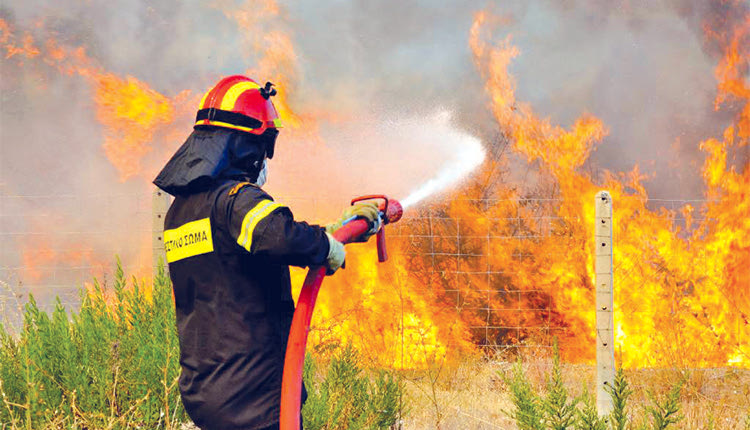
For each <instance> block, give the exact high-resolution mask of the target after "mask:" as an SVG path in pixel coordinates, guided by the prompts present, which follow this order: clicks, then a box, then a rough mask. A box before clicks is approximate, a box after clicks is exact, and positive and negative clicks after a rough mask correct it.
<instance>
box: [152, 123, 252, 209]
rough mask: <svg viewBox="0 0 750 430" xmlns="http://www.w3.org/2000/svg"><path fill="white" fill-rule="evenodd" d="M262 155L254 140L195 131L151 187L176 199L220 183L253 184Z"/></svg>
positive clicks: (211, 130)
mask: <svg viewBox="0 0 750 430" xmlns="http://www.w3.org/2000/svg"><path fill="white" fill-rule="evenodd" d="M265 155H266V150H265V148H264V146H263V145H262V144H261V143H260V141H259V140H258V136H255V135H251V134H249V133H244V132H242V131H237V130H230V129H225V128H219V127H198V128H196V129H195V130H193V132H192V133H191V134H190V136H189V137H188V138H187V140H186V141H185V143H183V144H182V146H181V147H180V149H178V150H177V152H176V153H175V154H174V155H173V156H172V158H171V159H170V160H169V161H168V162H167V164H166V166H164V168H163V169H162V171H161V172H160V173H159V175H158V176H157V177H156V179H154V184H155V185H156V186H157V187H159V188H161V189H162V190H164V191H166V192H167V193H169V194H171V195H173V196H178V195H188V194H193V193H198V192H201V191H205V190H207V189H209V188H210V187H211V186H212V185H214V184H215V183H217V182H220V181H221V180H224V179H242V180H247V181H250V182H254V181H255V180H256V178H257V177H258V173H259V172H260V169H261V168H262V167H263V160H264V158H265Z"/></svg>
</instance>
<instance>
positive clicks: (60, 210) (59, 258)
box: [0, 193, 750, 351]
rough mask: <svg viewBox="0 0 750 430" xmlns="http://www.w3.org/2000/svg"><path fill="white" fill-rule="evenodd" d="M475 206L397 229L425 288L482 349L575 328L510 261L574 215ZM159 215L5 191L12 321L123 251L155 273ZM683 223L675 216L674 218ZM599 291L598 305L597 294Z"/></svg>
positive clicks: (139, 203)
mask: <svg viewBox="0 0 750 430" xmlns="http://www.w3.org/2000/svg"><path fill="white" fill-rule="evenodd" d="M303 200H304V201H303ZM282 202H284V201H283V200H282ZM286 203H288V204H289V205H291V206H292V207H293V208H296V207H298V206H299V207H304V208H305V210H303V211H302V212H304V215H305V218H306V219H313V220H314V219H317V217H316V213H315V209H316V208H319V207H321V205H320V203H319V202H317V201H314V200H312V199H294V198H290V199H287V200H286ZM688 203H689V204H691V205H694V206H697V205H701V204H703V203H705V201H696V200H690V201H687V200H653V201H650V202H648V203H647V206H651V207H654V208H656V207H665V208H667V209H669V210H672V211H674V213H679V211H678V210H677V209H679V208H680V207H682V206H683V205H685V204H688ZM471 204H472V205H473V206H474V207H477V208H479V212H480V213H485V215H484V216H482V217H481V219H478V218H476V217H474V216H472V217H463V216H456V215H450V214H449V213H448V212H447V211H445V210H440V209H431V208H425V209H419V210H411V211H407V213H406V214H405V217H404V219H402V220H401V221H400V222H399V223H397V224H394V225H392V226H389V231H388V235H389V239H390V240H392V243H397V244H398V245H397V247H395V248H394V252H397V253H398V254H400V255H398V258H400V259H402V260H403V261H406V262H408V264H406V265H405V267H407V271H408V272H409V273H410V274H413V275H414V276H415V277H416V278H418V279H420V280H422V281H421V284H419V288H422V289H424V290H429V291H430V292H431V293H430V294H432V292H434V291H435V290H439V294H432V295H431V297H435V298H436V300H438V301H439V302H440V304H441V306H443V308H445V307H449V308H452V309H453V311H454V312H455V313H456V317H457V318H460V319H462V320H463V321H465V322H466V327H468V329H469V330H470V332H471V338H472V341H473V342H474V343H475V344H476V345H478V346H480V347H482V348H484V349H487V350H494V351H497V350H503V349H511V348H519V347H525V346H527V345H528V344H529V343H527V342H525V340H529V339H532V340H534V341H535V344H534V345H535V347H538V346H543V347H544V346H549V345H551V344H552V339H553V338H554V337H555V336H558V335H563V336H564V335H565V333H564V332H565V331H566V330H570V329H571V328H570V327H568V326H566V325H565V324H560V321H559V315H558V314H557V310H556V309H555V305H554V304H553V303H552V299H551V297H550V294H549V291H550V286H549V285H529V284H524V285H521V286H519V285H517V283H514V281H513V280H514V279H517V278H518V276H521V275H523V273H519V269H518V267H516V266H514V265H509V264H508V261H509V260H508V258H511V259H513V260H514V261H528V260H533V259H538V258H539V255H537V253H539V252H543V253H544V256H543V257H544V261H548V262H549V261H552V262H554V261H556V260H563V259H565V258H569V257H570V256H569V255H568V254H569V253H570V252H571V250H574V249H579V248H581V246H582V244H581V238H580V237H576V236H575V235H566V234H560V229H559V226H560V225H561V224H563V223H564V222H565V220H564V219H562V218H561V217H560V216H559V215H557V210H556V208H557V207H558V206H559V204H560V201H559V200H556V199H515V200H512V201H498V200H490V199H487V200H478V201H473V202H471ZM498 204H505V205H509V206H511V207H516V208H523V213H520V212H517V213H513V211H506V212H505V215H503V216H494V215H489V214H491V213H492V211H489V210H488V209H489V208H491V207H493V206H496V205H498ZM311 209H312V210H311ZM153 217H154V213H153V212H152V195H151V194H150V193H133V194H120V195H110V194H108V195H85V196H78V195H76V196H73V195H68V196H64V195H63V196H61V195H54V196H52V195H35V196H20V195H2V196H0V281H1V284H0V310H2V314H3V320H5V322H6V323H8V322H10V323H11V325H13V323H15V324H18V323H19V322H20V316H21V312H22V310H21V306H22V304H23V303H24V302H25V301H26V300H27V297H28V295H29V294H30V293H31V294H34V296H35V297H36V299H37V301H38V302H39V303H40V304H41V305H42V306H43V307H44V306H47V307H48V308H49V307H50V306H51V305H52V304H53V303H54V300H55V297H59V300H60V302H61V303H62V304H63V305H65V306H66V307H69V308H75V307H77V306H78V305H79V303H80V298H79V291H80V288H81V286H82V285H84V284H85V283H87V282H91V281H92V279H93V278H94V277H96V278H97V279H99V280H100V281H101V282H104V283H106V282H107V279H108V277H111V276H112V275H111V274H112V273H113V266H114V259H115V256H119V258H120V259H121V261H122V265H123V269H124V271H125V273H126V274H133V275H141V276H148V275H150V273H151V271H152V248H153V247H152V237H153V236H154V234H155V233H157V234H158V235H160V234H161V232H160V231H158V232H155V230H154V227H153V225H158V223H154V222H153ZM682 221H684V220H680V218H679V217H676V218H675V220H674V223H675V225H680V223H681V222H682ZM694 221H700V219H694ZM615 240H616V238H615ZM540 243H546V244H553V245H554V246H546V247H541V246H540ZM616 246H617V245H616V244H615V247H616ZM498 249H502V250H505V251H506V252H505V255H504V257H503V258H500V256H499V255H497V254H495V253H496V252H497V250H498ZM525 270H528V269H525ZM615 270H618V267H617V266H616V267H615ZM748 270H750V269H748ZM616 288H617V285H616V286H615V289H616ZM591 294H592V301H593V290H592V291H591ZM737 330H741V328H740V327H739V326H738V327H737Z"/></svg>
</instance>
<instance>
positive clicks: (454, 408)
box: [403, 354, 750, 430]
mask: <svg viewBox="0 0 750 430" xmlns="http://www.w3.org/2000/svg"><path fill="white" fill-rule="evenodd" d="M530 355H531V356H532V357H528V356H527V357H524V361H523V367H524V370H525V371H526V375H527V376H528V378H529V381H530V382H531V384H532V385H533V386H534V387H535V388H536V389H537V390H543V389H544V387H545V383H546V379H545V378H546V376H545V375H546V374H547V373H548V372H549V371H550V370H551V368H552V360H551V359H549V358H544V357H540V356H536V354H530ZM512 366H513V362H512V361H511V362H509V361H502V360H481V359H476V360H473V361H466V362H463V363H460V364H458V365H454V366H443V367H442V368H440V367H435V368H433V369H432V370H426V371H421V372H411V373H409V374H405V375H404V382H405V390H406V398H407V402H408V403H409V404H410V410H409V411H407V413H406V414H405V416H404V420H403V423H404V425H403V428H404V429H408V430H422V429H441V430H454V429H455V430H459V429H498V428H501V429H515V428H516V426H515V423H514V422H513V421H512V420H511V419H510V418H508V415H507V414H506V411H509V410H510V409H512V407H513V406H512V403H511V400H510V396H509V393H508V387H507V386H506V384H505V382H504V380H503V376H502V375H509V374H510V371H511V369H512ZM438 369H439V370H438ZM562 370H563V379H564V382H565V385H566V388H567V389H568V390H569V392H570V393H571V394H572V395H576V396H577V395H580V394H581V393H583V391H584V387H588V390H589V392H594V390H593V388H594V381H595V376H596V374H595V372H596V370H595V368H594V366H592V365H576V364H563V367H562ZM625 375H626V377H627V379H628V383H629V384H630V386H631V388H632V389H633V395H632V397H631V398H630V401H629V403H628V404H629V409H628V412H629V414H630V416H631V418H633V421H634V423H635V424H639V423H647V424H648V421H646V420H647V418H646V416H647V415H646V412H645V409H644V408H645V406H646V405H648V404H649V402H650V396H649V393H650V394H651V395H652V396H657V397H658V396H662V395H665V394H666V393H667V391H668V390H669V389H670V388H671V387H672V386H673V385H674V384H676V383H678V382H679V381H684V385H683V390H682V395H681V409H680V413H681V414H682V415H683V416H684V419H683V420H682V421H680V422H679V423H678V425H677V426H676V427H674V428H675V429H685V430H693V429H694V430H699V429H700V430H704V429H717V430H722V429H726V430H748V429H750V369H738V368H717V369H691V370H679V369H631V370H626V372H625ZM435 376H437V378H435ZM646 428H650V425H649V426H647V427H646Z"/></svg>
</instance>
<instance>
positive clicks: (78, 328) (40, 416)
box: [0, 261, 186, 429]
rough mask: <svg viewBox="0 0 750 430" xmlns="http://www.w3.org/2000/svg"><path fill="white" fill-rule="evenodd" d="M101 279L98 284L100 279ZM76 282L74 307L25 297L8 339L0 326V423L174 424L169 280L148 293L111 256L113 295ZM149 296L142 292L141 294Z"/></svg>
mask: <svg viewBox="0 0 750 430" xmlns="http://www.w3.org/2000/svg"><path fill="white" fill-rule="evenodd" d="M105 287H106V286H105ZM105 287H103V286H102V285H101V284H100V283H99V282H96V281H95V282H94V287H93V289H92V290H91V291H86V290H85V289H82V290H81V309H80V311H79V312H78V313H71V314H68V312H67V311H66V310H65V308H64V307H63V306H62V305H61V304H60V302H59V300H58V301H57V303H56V305H55V309H54V311H53V312H52V314H51V315H49V314H47V313H46V312H44V311H42V310H40V309H39V307H38V306H37V303H36V301H35V300H34V298H33V297H30V299H29V302H28V303H27V304H26V309H25V315H24V323H23V329H22V330H21V332H20V335H19V336H18V337H17V338H14V337H13V336H11V335H10V334H8V333H7V332H6V330H5V329H4V328H2V327H0V336H1V339H2V345H1V346H0V383H1V384H2V386H0V389H1V391H0V393H1V394H2V405H0V406H2V408H0V422H3V423H10V424H11V426H12V427H14V428H25V429H32V428H33V429H36V428H130V427H137V426H140V427H141V428H174V427H175V425H176V424H177V423H179V422H182V421H185V419H186V415H185V412H184V411H183V409H182V403H181V401H180V396H179V391H178V389H177V378H178V375H179V370H180V369H179V344H178V341H177V333H176V330H177V329H176V326H175V322H174V321H175V316H174V305H173V302H172V295H171V286H170V283H169V278H168V277H167V276H166V275H165V273H164V270H163V268H162V269H161V270H160V271H159V274H158V275H157V276H156V277H155V279H154V282H153V289H152V290H151V294H150V295H149V294H145V293H144V288H145V287H144V285H143V284H142V283H141V282H139V281H138V280H136V279H133V280H132V282H131V285H130V286H128V285H127V281H126V277H125V274H124V273H123V271H122V268H121V266H120V264H119V261H118V264H117V270H116V273H115V277H114V282H113V287H114V288H113V290H114V294H113V295H111V297H110V296H109V295H107V293H106V291H105V289H106V288H105ZM149 296H150V297H149Z"/></svg>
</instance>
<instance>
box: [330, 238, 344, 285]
mask: <svg viewBox="0 0 750 430" xmlns="http://www.w3.org/2000/svg"><path fill="white" fill-rule="evenodd" d="M326 236H328V258H327V259H326V268H327V270H326V275H333V274H334V273H335V272H336V271H337V270H339V268H341V267H342V266H343V265H344V259H346V251H344V244H343V243H341V242H339V241H338V240H336V239H334V238H333V236H331V234H330V233H326Z"/></svg>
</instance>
